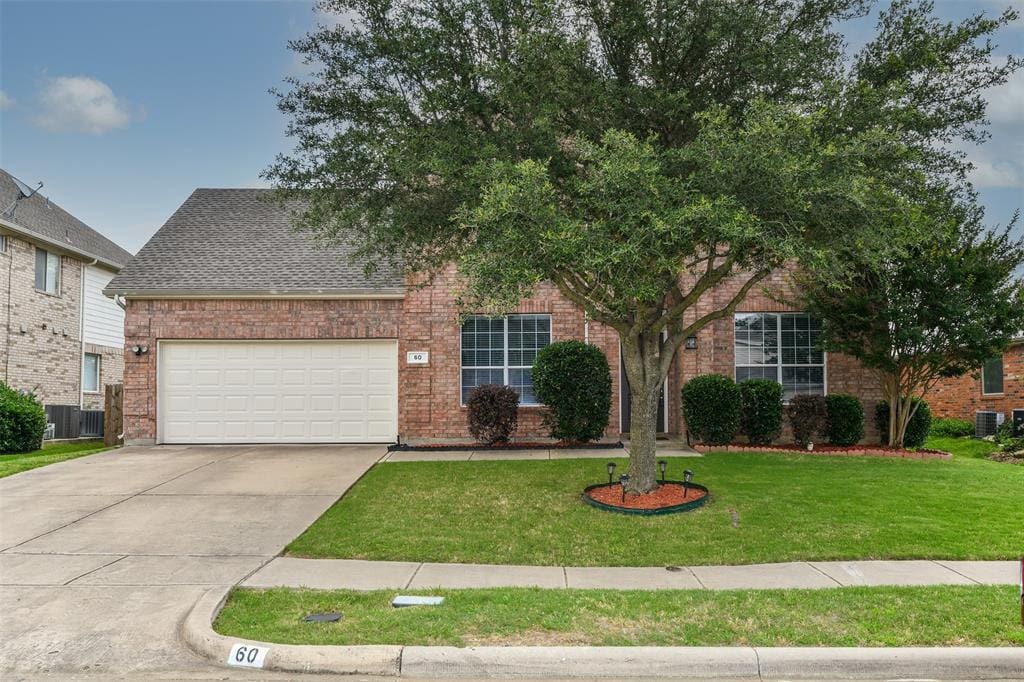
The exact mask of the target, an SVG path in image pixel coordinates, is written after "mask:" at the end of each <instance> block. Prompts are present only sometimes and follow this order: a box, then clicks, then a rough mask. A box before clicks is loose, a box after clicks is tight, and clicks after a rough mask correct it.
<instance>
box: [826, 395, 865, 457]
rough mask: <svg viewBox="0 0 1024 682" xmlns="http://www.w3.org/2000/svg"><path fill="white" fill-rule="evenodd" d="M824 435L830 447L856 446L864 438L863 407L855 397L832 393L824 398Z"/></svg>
mask: <svg viewBox="0 0 1024 682" xmlns="http://www.w3.org/2000/svg"><path fill="white" fill-rule="evenodd" d="M825 411H826V412H827V414H828V425H827V426H826V433H827V435H828V442H829V443H831V444H832V445H856V444H857V443H859V442H860V439H861V438H863V437H864V406H863V405H861V404H860V400H858V399H857V398H856V397H855V396H852V395H846V394H843V393H834V394H832V395H830V396H827V397H826V398H825Z"/></svg>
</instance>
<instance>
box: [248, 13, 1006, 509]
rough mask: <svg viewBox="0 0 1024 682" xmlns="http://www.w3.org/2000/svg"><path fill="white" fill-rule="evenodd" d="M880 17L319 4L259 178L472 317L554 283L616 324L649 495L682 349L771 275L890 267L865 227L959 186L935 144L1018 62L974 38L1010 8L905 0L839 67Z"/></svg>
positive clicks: (637, 480)
mask: <svg viewBox="0 0 1024 682" xmlns="http://www.w3.org/2000/svg"><path fill="white" fill-rule="evenodd" d="M871 4H872V3H871V2H869V0H643V1H642V0H631V1H630V0H623V1H612V0H476V1H471V0H352V1H348V2H346V1H343V0H328V1H327V2H323V3H322V9H323V10H324V11H327V12H333V13H335V14H337V15H338V16H339V18H340V23H339V24H338V25H336V26H331V27H328V26H321V27H320V28H318V29H317V30H316V31H314V32H312V33H310V34H309V35H308V36H307V37H305V38H303V39H301V40H298V41H295V42H294V43H293V44H292V47H293V49H294V50H296V51H297V52H298V53H299V54H301V55H302V56H303V58H304V59H305V60H306V61H307V63H308V65H309V66H310V69H311V73H310V75H309V76H308V77H306V78H299V79H294V80H292V81H291V82H290V86H289V88H288V89H287V90H286V91H285V92H283V93H281V94H280V100H279V106H280V108H281V109H282V111H283V112H285V113H286V114H287V115H288V116H289V117H290V124H289V133H290V134H291V135H292V136H293V137H294V138H295V139H296V148H295V150H294V152H293V153H291V154H289V155H285V156H282V157H280V158H279V159H278V160H277V162H276V163H275V164H274V165H273V166H272V167H271V168H270V169H268V171H267V173H266V175H267V177H268V178H269V179H270V180H272V181H273V182H274V183H275V184H276V185H277V186H278V187H280V188H281V194H282V198H284V199H288V198H290V197H294V196H297V195H301V196H302V197H303V199H304V201H305V202H306V203H305V205H306V206H307V208H306V209H304V210H303V211H302V213H301V214H300V215H299V216H298V217H297V222H298V224H299V226H300V227H301V228H304V229H307V230H309V231H310V232H312V233H313V234H314V235H315V236H316V238H318V239H319V240H322V241H324V242H333V241H346V242H349V243H351V244H353V245H355V247H356V248H357V250H358V255H360V256H363V257H369V258H370V259H371V260H372V259H388V260H392V261H395V262H400V263H401V264H402V265H403V266H404V267H406V268H407V269H408V270H409V271H410V272H415V273H423V274H425V275H428V276H429V275H430V274H433V273H437V272H440V271H442V270H443V269H444V268H446V267H447V266H449V265H450V264H451V263H455V264H457V266H458V268H459V271H460V274H461V276H462V279H463V298H462V301H461V304H462V306H463V308H464V309H465V310H483V311H487V312H493V313H502V312H505V311H508V310H509V309H511V308H512V307H513V306H514V305H515V304H516V303H517V302H518V301H519V300H520V299H522V298H523V297H525V296H528V295H529V294H530V292H531V291H532V289H533V288H534V287H535V285H537V284H538V283H539V282H542V281H550V282H553V283H554V284H555V285H556V286H557V287H558V289H559V290H560V291H561V292H562V294H564V295H565V296H566V297H568V298H569V299H571V300H572V301H574V302H576V303H577V304H578V305H579V306H580V307H581V308H583V309H584V310H585V311H586V312H587V314H588V315H589V316H590V317H591V318H592V319H594V320H597V321H599V322H601V323H603V324H606V325H608V326H610V327H612V328H614V329H615V330H616V331H617V332H618V333H619V336H620V338H621V342H622V349H623V360H624V364H625V368H626V373H627V377H628V379H629V383H630V388H631V391H632V402H631V410H632V415H631V428H632V433H631V447H630V458H631V465H630V472H631V474H632V476H631V481H630V486H631V488H632V490H633V491H635V492H644V491H648V490H650V489H652V488H653V487H655V486H656V476H655V466H654V464H655V451H654V435H655V429H656V418H655V414H656V409H657V400H658V394H659V391H660V387H661V385H662V383H663V381H664V379H665V377H666V375H667V373H668V371H669V367H670V364H671V362H672V359H673V357H674V356H675V354H676V351H677V349H678V348H679V346H680V344H681V343H682V341H683V340H684V339H685V338H686V337H687V336H689V335H691V334H694V333H696V332H697V331H698V330H700V329H701V328H703V327H704V326H706V325H708V324H709V323H711V322H712V321H714V320H715V319H718V318H721V317H724V316H729V315H731V314H732V312H733V311H734V310H735V309H736V307H737V306H738V305H739V303H740V302H741V301H742V300H743V297H744V296H745V295H746V294H747V293H748V292H749V291H750V290H751V289H752V288H753V287H756V286H758V283H759V282H760V281H761V280H762V279H763V278H764V277H765V276H766V275H767V274H768V273H769V272H770V271H771V270H772V269H774V268H776V267H779V266H780V265H782V264H783V263H787V262H798V263H799V264H800V265H801V267H803V268H806V269H808V270H811V271H815V270H816V271H821V272H825V271H826V270H825V265H826V264H827V263H829V262H830V261H831V259H829V258H828V253H829V250H830V249H832V248H833V247H834V246H835V245H837V244H855V245H856V246H857V248H858V249H860V250H862V252H864V253H872V252H878V253H882V252H884V250H885V249H886V248H887V245H888V244H889V243H890V241H891V240H889V239H888V237H887V236H886V235H885V234H884V230H880V229H879V227H878V226H880V225H885V224H886V223H885V221H883V220H880V219H878V215H879V213H880V212H884V211H886V210H887V207H889V206H891V205H892V204H893V202H894V201H899V200H905V199H907V198H909V197H910V196H911V191H912V188H913V187H916V186H917V185H918V184H919V183H916V182H915V183H907V182H905V178H907V177H908V176H910V175H913V176H915V177H916V176H924V177H926V178H930V179H932V180H934V181H935V182H951V181H952V182H955V181H956V180H957V178H958V177H962V173H963V170H964V167H965V166H964V162H963V159H962V158H960V157H958V156H957V155H956V154H955V153H953V152H951V151H949V144H950V143H952V142H956V141H957V140H960V139H964V138H966V139H974V138H976V137H977V136H978V135H979V132H978V127H977V126H978V124H979V123H980V122H981V121H982V120H983V112H984V106H983V102H982V100H981V99H980V97H979V93H980V92H981V91H982V90H983V89H984V88H986V87H988V86H990V85H993V84H997V83H1000V82H1002V81H1003V80H1004V79H1005V78H1006V76H1007V74H1008V73H1009V72H1010V71H1011V70H1012V69H1013V68H1015V67H1016V64H1015V63H1013V62H1012V61H1007V62H1003V63H1000V62H996V61H992V60H991V59H990V55H991V47H990V46H988V45H987V43H986V39H987V37H988V36H989V35H991V34H992V33H993V32H994V31H996V30H997V29H998V28H999V27H1000V26H1001V25H1002V24H1004V23H1006V22H1007V21H1010V20H1012V18H1013V15H1012V13H1006V14H1004V15H1002V16H1000V17H997V18H995V19H987V18H984V17H982V16H977V17H972V18H969V19H967V20H965V21H964V22H962V23H960V24H945V23H942V22H939V21H937V20H936V19H934V18H933V17H932V15H931V7H930V6H929V5H928V4H921V5H912V4H909V3H906V2H896V3H894V4H893V5H892V6H891V7H890V8H889V9H887V10H886V11H884V12H883V14H882V18H881V20H880V22H879V26H878V30H877V35H876V37H875V38H874V39H873V40H872V41H871V42H869V43H868V44H867V45H866V46H865V47H864V48H863V49H862V50H860V52H859V53H857V54H856V55H848V54H847V49H846V45H845V42H844V40H843V33H842V31H843V25H844V22H846V21H848V20H853V19H856V18H858V17H862V16H864V15H865V14H866V12H867V11H868V10H869V8H870V6H871ZM833 262H834V261H833ZM726 280H732V281H735V282H738V286H737V287H736V292H735V295H734V296H732V298H730V299H729V300H727V301H724V302H721V303H720V304H717V305H716V304H713V303H711V302H710V297H709V296H708V292H709V291H710V290H712V289H713V288H714V287H715V286H716V285H719V284H721V283H722V282H724V281H726ZM698 309H699V310H700V313H699V314H698V313H697V312H696V311H697V310H698Z"/></svg>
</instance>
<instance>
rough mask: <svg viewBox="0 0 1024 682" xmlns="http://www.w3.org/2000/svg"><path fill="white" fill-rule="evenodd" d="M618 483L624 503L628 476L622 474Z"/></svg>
mask: <svg viewBox="0 0 1024 682" xmlns="http://www.w3.org/2000/svg"><path fill="white" fill-rule="evenodd" d="M619 483H621V484H622V501H623V503H625V501H626V486H627V485H629V474H622V475H621V476H619Z"/></svg>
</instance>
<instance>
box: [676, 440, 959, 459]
mask: <svg viewBox="0 0 1024 682" xmlns="http://www.w3.org/2000/svg"><path fill="white" fill-rule="evenodd" d="M693 449H694V450H696V451H697V452H702V453H707V452H787V453H792V454H794V455H835V456H839V455H848V456H851V457H900V458H903V459H951V458H952V457H953V455H951V454H949V453H948V452H943V451H942V450H927V449H925V448H921V449H920V450H901V449H899V448H890V447H886V446H884V445H850V446H839V445H815V446H814V449H813V450H807V449H806V448H801V447H799V446H797V445H749V444H747V443H732V444H731V445H704V444H703V443H698V444H696V445H694V446H693Z"/></svg>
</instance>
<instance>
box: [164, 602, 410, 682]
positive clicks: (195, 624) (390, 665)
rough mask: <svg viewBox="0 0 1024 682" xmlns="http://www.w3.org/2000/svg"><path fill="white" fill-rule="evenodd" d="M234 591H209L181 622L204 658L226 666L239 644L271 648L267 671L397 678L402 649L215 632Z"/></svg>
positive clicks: (190, 644)
mask: <svg viewBox="0 0 1024 682" xmlns="http://www.w3.org/2000/svg"><path fill="white" fill-rule="evenodd" d="M229 590H230V588H223V587H217V588H214V589H211V590H209V591H207V592H206V594H204V595H203V596H202V597H200V598H199V601H197V602H196V604H195V606H193V607H192V610H191V611H189V613H188V615H187V616H185V619H184V620H183V621H182V622H181V626H180V631H179V634H180V636H181V639H182V640H183V641H184V642H185V644H186V645H187V646H188V647H189V648H190V649H191V650H192V651H194V652H196V653H197V654H199V655H200V656H202V657H204V658H206V659H209V660H210V661H211V662H213V663H215V664H217V665H222V666H225V665H227V663H226V661H227V660H228V653H229V652H230V651H231V647H232V646H234V645H235V644H245V645H250V646H253V645H255V646H259V647H264V648H267V649H269V651H268V653H267V657H266V659H265V660H264V663H263V669H264V670H276V671H279V672H293V673H334V674H341V675H382V676H388V677H396V676H397V675H398V674H399V670H400V668H401V660H402V647H400V646H312V645H297V644H268V643H266V642H256V641H253V640H247V639H239V638H236V637H225V636H223V635H220V634H217V633H216V632H214V631H213V621H214V619H215V618H216V617H217V614H218V613H220V610H221V607H223V606H224V601H225V600H226V599H227V596H228V592H229Z"/></svg>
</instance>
